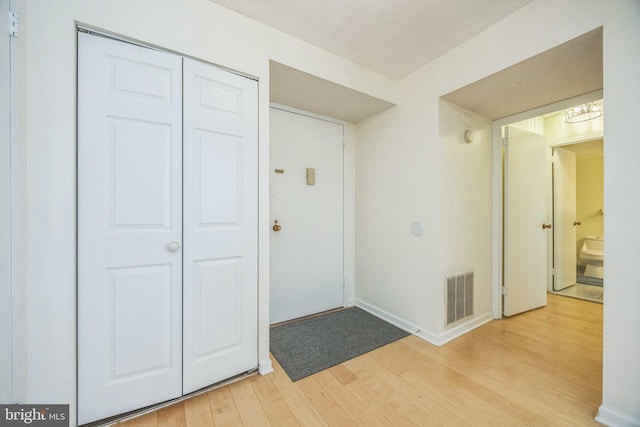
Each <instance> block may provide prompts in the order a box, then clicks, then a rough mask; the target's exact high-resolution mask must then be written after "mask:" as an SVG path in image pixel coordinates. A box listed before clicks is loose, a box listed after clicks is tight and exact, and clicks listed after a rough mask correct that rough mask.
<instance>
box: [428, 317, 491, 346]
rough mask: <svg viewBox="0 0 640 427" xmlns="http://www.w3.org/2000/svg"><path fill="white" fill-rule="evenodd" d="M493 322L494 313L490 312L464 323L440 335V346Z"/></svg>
mask: <svg viewBox="0 0 640 427" xmlns="http://www.w3.org/2000/svg"><path fill="white" fill-rule="evenodd" d="M492 320H493V312H491V311H490V312H488V313H484V314H481V315H480V316H477V317H474V318H473V319H471V320H469V321H467V322H464V323H462V324H461V325H459V326H456V327H455V328H451V329H447V330H446V331H444V332H442V333H441V334H440V335H438V345H444V344H446V343H448V342H449V341H453V340H454V339H456V338H458V337H460V336H462V335H464V334H466V333H467V332H471V331H472V330H474V329H476V328H479V327H480V326H482V325H484V324H485V323H489V322H491V321H492Z"/></svg>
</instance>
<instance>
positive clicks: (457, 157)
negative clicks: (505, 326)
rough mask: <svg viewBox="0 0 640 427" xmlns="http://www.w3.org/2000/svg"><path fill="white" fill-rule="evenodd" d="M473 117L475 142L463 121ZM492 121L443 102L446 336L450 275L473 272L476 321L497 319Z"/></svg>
mask: <svg viewBox="0 0 640 427" xmlns="http://www.w3.org/2000/svg"><path fill="white" fill-rule="evenodd" d="M463 114H466V115H467V116H468V117H470V119H471V123H472V124H471V125H470V126H469V128H471V130H472V131H473V135H474V140H473V142H472V143H469V144H467V143H466V142H465V141H464V130H465V127H463V121H462V117H463ZM491 136H492V135H491V121H490V120H489V119H486V118H484V117H482V116H479V115H477V114H474V113H472V112H471V111H467V110H464V109H462V108H460V107H459V106H457V105H455V104H452V103H450V102H447V101H444V100H440V108H439V142H438V152H439V153H438V169H439V172H440V188H439V189H438V202H437V206H438V209H437V211H438V213H439V219H438V226H437V228H436V236H437V242H438V247H437V253H438V270H437V272H436V276H435V278H434V280H435V287H436V290H437V291H438V292H439V298H438V316H437V325H436V327H437V329H436V331H437V333H438V336H439V337H440V339H439V341H440V342H443V341H445V340H446V338H448V337H443V334H442V333H443V331H444V326H445V323H444V319H445V307H444V301H445V296H444V294H445V292H444V289H445V287H444V284H445V277H447V276H451V275H454V274H459V273H466V272H469V271H473V272H474V273H475V274H474V317H475V318H478V319H481V321H482V319H492V318H493V315H492V313H491V289H492V286H491V247H492V246H491V244H492V242H491V237H492V235H491V227H490V226H488V225H489V224H491V215H492V213H493V212H492V206H491V200H492V199H491V195H492V192H493V186H492V181H491V153H492V150H491V144H492V137H491Z"/></svg>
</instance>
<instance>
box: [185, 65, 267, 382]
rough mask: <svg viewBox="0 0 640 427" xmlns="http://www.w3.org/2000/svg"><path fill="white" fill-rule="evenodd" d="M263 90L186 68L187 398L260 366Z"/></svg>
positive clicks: (209, 70) (211, 70)
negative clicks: (259, 141)
mask: <svg viewBox="0 0 640 427" xmlns="http://www.w3.org/2000/svg"><path fill="white" fill-rule="evenodd" d="M257 99H258V93H257V83H256V82H255V81H253V80H250V79H247V78H244V77H240V76H238V75H235V74H232V73H229V72H227V71H223V70H221V69H218V68H215V67H212V66H210V65H207V64H204V63H202V62H198V61H193V60H189V59H186V58H185V60H184V152H183V155H184V165H185V166H184V216H183V220H184V264H183V274H184V294H183V295H184V296H183V298H184V307H185V310H184V316H183V318H184V354H183V358H184V386H183V389H184V393H185V394H186V393H190V392H192V391H194V390H197V389H199V388H202V387H205V386H207V385H210V384H212V383H214V382H218V381H221V380H224V379H225V378H228V377H229V376H230V375H229V374H230V373H231V374H232V375H235V374H238V373H241V372H245V371H247V370H249V369H252V368H255V367H256V366H257V359H258V336H257V327H258V315H257V314H258V294H257V292H258V287H257V283H258V277H257V274H258V245H257V236H258V193H257V189H258V152H257V149H258V146H257V135H258V127H257V125H258V109H257Z"/></svg>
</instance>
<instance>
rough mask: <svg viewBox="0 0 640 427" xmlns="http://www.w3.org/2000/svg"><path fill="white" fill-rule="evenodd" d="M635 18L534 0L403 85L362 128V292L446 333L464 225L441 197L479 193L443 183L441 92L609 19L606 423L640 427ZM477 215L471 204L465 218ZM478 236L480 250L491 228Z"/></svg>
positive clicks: (614, 6)
mask: <svg viewBox="0 0 640 427" xmlns="http://www.w3.org/2000/svg"><path fill="white" fill-rule="evenodd" d="M638 22H640V2H638V1H636V0H619V1H616V2H602V1H600V0H584V1H581V0H565V1H563V2H557V1H553V0H537V1H535V2H533V3H531V4H529V5H527V6H525V7H524V8H523V9H521V10H519V11H517V12H515V13H514V14H512V15H511V16H509V17H507V18H505V19H504V20H502V21H500V22H499V23H497V24H496V25H494V26H493V27H491V28H489V29H487V30H486V31H484V32H483V33H481V34H479V35H478V36H476V37H474V38H472V39H471V40H469V41H467V42H465V43H464V44H462V45H461V46H459V47H458V48H456V49H454V50H452V51H450V52H449V53H447V54H445V55H443V56H441V57H440V58H438V59H437V60H435V61H433V62H432V63H430V64H428V65H427V66H425V67H423V68H421V69H420V70H418V71H416V72H415V73H413V74H412V75H410V76H408V77H407V78H405V79H403V80H401V81H400V82H399V84H400V96H399V102H398V105H397V106H396V107H394V108H393V109H391V110H388V111H385V112H383V113H380V114H378V115H377V116H375V117H373V118H371V119H369V120H366V121H363V122H361V123H359V124H358V126H357V132H358V145H357V160H356V161H357V163H356V168H357V188H358V193H357V194H358V200H357V219H358V226H357V249H356V253H357V272H356V273H357V277H358V283H357V287H356V293H357V298H358V299H360V300H362V302H363V303H365V304H370V305H373V306H378V307H380V308H381V309H383V310H384V311H385V312H387V313H388V314H389V316H390V317H395V318H400V319H403V320H405V321H407V322H408V323H411V324H413V325H414V326H416V327H417V328H419V329H421V331H422V334H423V336H424V337H425V338H430V337H431V338H434V337H435V338H437V337H438V336H439V330H440V325H441V322H442V319H441V318H440V316H441V312H442V310H441V308H440V304H441V301H442V299H441V297H440V295H441V291H440V289H441V282H442V278H443V277H442V276H443V274H445V272H446V271H448V270H449V269H451V268H452V266H453V265H454V261H453V260H452V259H451V256H452V255H451V254H452V251H451V247H450V246H449V245H448V243H447V242H445V241H443V240H444V239H445V238H448V237H449V236H452V235H455V233H456V230H455V227H457V226H458V225H459V221H456V222H454V221H447V220H445V219H444V217H445V215H446V213H447V209H449V208H450V206H447V205H445V206H442V205H441V203H442V200H443V197H446V198H447V199H448V200H455V199H456V198H462V199H465V198H469V199H472V198H473V197H474V191H475V189H474V188H472V187H468V186H464V185H458V186H456V185H450V184H449V183H448V182H446V180H445V176H446V175H445V174H444V173H443V171H442V169H443V168H444V167H445V166H446V164H448V163H447V162H448V161H449V160H448V158H447V156H448V153H447V152H443V151H441V150H440V148H439V147H441V146H442V144H443V141H442V140H441V136H440V132H439V126H440V120H439V114H438V105H439V103H438V98H439V97H440V96H442V95H444V94H447V93H449V92H451V91H453V90H456V89H458V88H461V87H463V86H466V85H468V84H470V83H473V82H475V81H477V80H480V79H482V78H484V77H486V76H488V75H490V74H493V73H495V72H497V71H500V70H502V69H504V68H506V67H509V66H511V65H514V64H516V63H518V62H520V61H522V60H525V59H527V58H529V57H532V56H534V55H536V54H538V53H541V52H543V51H545V50H548V49H550V48H553V47H555V46H557V45H559V44H561V43H563V42H566V41H568V40H571V39H573V38H575V37H577V36H580V35H582V34H584V33H586V32H588V31H591V30H593V29H595V28H598V27H600V26H603V28H604V31H603V34H604V35H603V38H604V41H603V43H604V64H603V65H604V76H605V77H604V88H605V94H606V95H605V105H606V109H607V120H606V130H605V134H606V141H607V143H606V145H605V155H604V157H605V194H606V196H605V211H606V212H607V215H606V217H605V233H606V235H607V241H606V248H605V251H606V257H607V282H608V286H607V287H606V288H605V301H606V303H605V306H604V310H605V314H604V330H605V336H604V374H603V375H604V381H603V404H602V407H601V408H600V420H601V421H603V422H607V423H609V424H612V425H613V424H614V423H619V422H621V421H620V420H624V419H627V421H628V422H630V423H635V424H640V405H638V404H637V402H638V400H637V399H638V398H637V396H640V363H639V362H638V356H637V354H639V353H640V330H638V329H637V328H630V327H629V325H638V324H640V311H639V310H637V308H636V307H635V306H636V305H637V302H638V301H640V287H638V286H637V280H635V276H636V273H635V268H634V259H638V258H639V257H640V246H639V245H637V244H636V242H635V240H636V239H637V237H634V236H638V235H640V230H639V228H640V224H639V223H638V222H637V221H635V220H634V217H635V218H637V217H638V216H640V198H637V197H630V196H629V195H630V194H640V188H639V187H640V169H639V168H637V159H639V158H640V145H639V144H637V143H635V141H634V138H632V137H630V136H631V135H633V134H634V129H633V127H634V126H635V125H634V123H635V120H634V119H633V117H634V116H637V115H638V114H639V113H640V111H639V110H640V107H639V106H638V103H637V98H638V97H639V96H640V80H638V79H637V76H638V75H640V50H639V49H637V46H638V45H639V44H640V25H638ZM505 90H507V88H505ZM514 113H516V112H514ZM486 161H487V162H489V160H488V159H487V160H486ZM634 164H635V166H634ZM484 167H487V168H489V167H490V165H489V164H487V165H484ZM444 192H446V193H447V194H446V196H443V194H444ZM497 214H498V213H496V212H494V213H493V216H496V215H497ZM474 215H475V212H474V211H473V210H469V211H467V217H466V220H468V221H473V217H474ZM459 219H460V218H459ZM462 219H463V220H464V218H462ZM413 221H420V222H422V223H423V225H424V227H425V230H426V234H425V236H424V237H423V238H421V239H416V238H413V237H412V236H411V235H410V234H409V232H408V228H409V225H410V224H411V223H412V222H413ZM483 226H484V227H486V228H490V227H491V226H492V225H491V222H490V221H487V222H486V223H484V224H483ZM471 236H472V238H473V239H475V240H476V241H475V242H473V243H472V245H473V246H474V247H480V245H481V242H480V240H481V239H484V238H485V235H484V233H481V232H478V233H472V235H471ZM476 245H477V246H476ZM445 254H446V255H445ZM478 262H479V263H481V264H482V268H484V269H489V268H491V267H490V266H489V265H486V263H487V261H486V260H484V259H482V260H480V259H478ZM476 268H479V267H476ZM594 410H595V408H594ZM629 420H630V421H629Z"/></svg>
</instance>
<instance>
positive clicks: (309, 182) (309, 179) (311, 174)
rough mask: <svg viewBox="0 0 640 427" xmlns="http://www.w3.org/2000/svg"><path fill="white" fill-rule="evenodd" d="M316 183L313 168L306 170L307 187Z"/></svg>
mask: <svg viewBox="0 0 640 427" xmlns="http://www.w3.org/2000/svg"><path fill="white" fill-rule="evenodd" d="M315 183H316V170H315V169H314V168H307V185H315Z"/></svg>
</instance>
